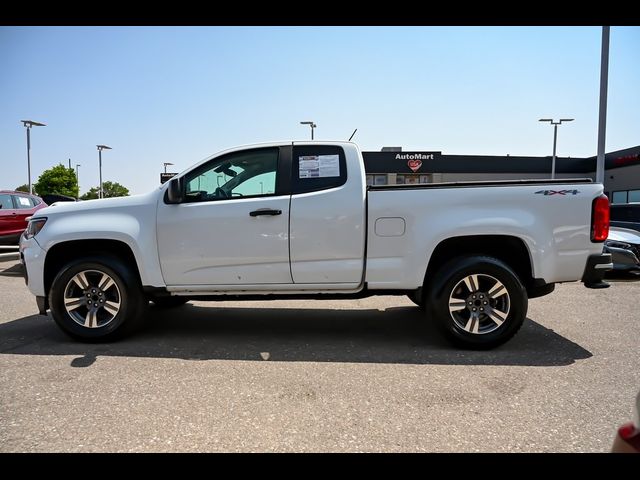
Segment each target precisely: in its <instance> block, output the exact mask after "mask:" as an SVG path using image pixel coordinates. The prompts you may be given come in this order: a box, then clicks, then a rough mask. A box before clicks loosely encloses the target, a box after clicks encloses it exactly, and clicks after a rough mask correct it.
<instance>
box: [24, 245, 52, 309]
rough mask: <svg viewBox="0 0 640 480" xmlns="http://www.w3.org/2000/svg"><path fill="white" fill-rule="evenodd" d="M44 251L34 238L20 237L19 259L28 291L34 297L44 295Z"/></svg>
mask: <svg viewBox="0 0 640 480" xmlns="http://www.w3.org/2000/svg"><path fill="white" fill-rule="evenodd" d="M45 256H46V252H45V251H44V250H43V249H42V247H40V245H39V244H38V242H37V241H36V240H35V238H30V239H28V240H27V239H25V238H24V235H23V236H22V237H21V238H20V261H21V262H22V266H23V267H24V268H23V271H24V278H25V282H26V283H27V287H28V288H29V291H30V292H31V293H33V294H34V295H35V296H36V297H44V295H45V292H44V259H45Z"/></svg>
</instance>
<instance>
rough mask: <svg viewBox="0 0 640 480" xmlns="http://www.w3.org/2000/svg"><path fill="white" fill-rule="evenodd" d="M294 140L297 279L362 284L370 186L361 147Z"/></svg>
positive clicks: (293, 250) (293, 236)
mask: <svg viewBox="0 0 640 480" xmlns="http://www.w3.org/2000/svg"><path fill="white" fill-rule="evenodd" d="M347 151H348V153H349V156H348V157H347V155H346V154H345V149H343V148H342V147H339V146H336V145H318V144H315V143H314V144H309V143H308V144H304V143H295V144H294V147H293V158H292V161H291V164H292V174H291V188H292V196H291V212H290V217H291V220H290V226H289V228H290V230H289V234H290V237H291V240H290V254H291V274H292V276H293V282H294V283H296V284H298V283H300V284H314V283H315V284H318V283H334V284H337V283H345V284H346V283H351V284H354V283H355V284H359V283H360V282H361V280H362V273H363V268H364V245H365V225H366V223H365V185H364V173H363V171H362V167H361V166H360V163H359V162H360V158H359V156H358V154H357V150H356V149H355V147H354V148H350V149H348V150H347Z"/></svg>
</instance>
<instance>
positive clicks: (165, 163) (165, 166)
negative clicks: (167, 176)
mask: <svg viewBox="0 0 640 480" xmlns="http://www.w3.org/2000/svg"><path fill="white" fill-rule="evenodd" d="M163 165H164V173H167V165H173V163H171V162H164V163H163Z"/></svg>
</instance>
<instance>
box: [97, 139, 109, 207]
mask: <svg viewBox="0 0 640 480" xmlns="http://www.w3.org/2000/svg"><path fill="white" fill-rule="evenodd" d="M96 147H98V162H99V165H100V196H99V198H102V196H103V193H102V150H112V148H111V147H107V146H106V145H96Z"/></svg>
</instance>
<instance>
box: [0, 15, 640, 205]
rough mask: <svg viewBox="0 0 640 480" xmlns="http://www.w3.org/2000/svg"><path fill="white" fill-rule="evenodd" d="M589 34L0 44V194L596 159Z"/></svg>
mask: <svg viewBox="0 0 640 480" xmlns="http://www.w3.org/2000/svg"><path fill="white" fill-rule="evenodd" d="M600 42H601V28H600V27H391V28H387V27H0V166H1V169H0V189H2V188H11V189H12V188H15V187H16V186H18V185H21V184H23V183H26V182H27V161H26V140H25V132H24V127H22V124H21V123H20V120H22V119H32V120H36V121H40V122H44V123H46V124H47V127H41V128H34V129H33V131H32V150H31V152H32V181H34V182H35V181H36V179H37V178H38V176H39V175H40V173H41V172H42V171H43V170H45V169H47V168H50V167H51V166H53V165H55V164H57V163H61V162H62V163H64V164H67V159H68V158H71V161H72V164H73V165H74V166H75V164H76V163H80V164H82V166H81V167H80V185H81V192H85V191H86V190H88V189H89V187H91V186H96V185H97V184H98V181H99V180H98V153H97V151H96V147H95V145H96V144H100V143H103V144H107V145H110V146H112V147H113V150H110V151H107V152H104V154H103V170H102V173H103V179H104V180H112V181H117V182H120V183H122V184H123V185H125V186H127V187H128V188H129V189H130V190H131V192H132V193H144V192H146V191H149V190H152V189H153V188H155V187H157V186H158V184H159V180H158V177H159V173H160V172H161V171H162V163H163V162H172V163H174V164H175V166H174V167H169V168H170V169H173V170H174V171H181V170H183V169H185V168H187V167H188V166H190V165H191V164H193V163H195V162H197V161H199V160H201V159H203V158H204V157H207V156H209V155H211V154H212V153H215V152H216V151H219V150H222V149H225V148H228V147H232V146H235V145H239V144H245V143H255V142H263V141H271V140H290V139H291V140H296V139H308V138H309V128H308V127H306V126H302V125H300V124H299V122H300V121H301V120H313V121H315V122H316V124H317V125H318V128H317V129H316V138H318V139H326V140H330V139H341V140H346V139H347V138H348V137H349V136H350V135H351V133H352V132H353V130H354V129H355V128H358V132H357V134H356V136H355V137H354V141H356V142H358V143H359V145H360V147H361V148H362V149H363V150H379V149H380V148H381V147H382V146H402V147H404V149H406V150H439V151H442V152H444V153H450V154H480V155H482V154H496V155H504V154H507V153H509V154H511V155H550V154H551V149H552V142H553V130H552V127H551V126H549V125H548V124H540V123H538V121H537V120H538V118H542V117H553V118H560V117H571V118H575V119H576V120H575V121H574V122H572V123H570V124H567V125H562V126H561V127H560V129H559V133H558V155H562V156H565V155H570V156H590V155H595V153H596V147H597V121H598V90H599V76H600V45H601V43H600ZM638 144H640V27H612V29H611V50H610V70H609V109H608V121H607V151H612V150H616V149H621V148H626V147H630V146H634V145H638Z"/></svg>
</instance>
